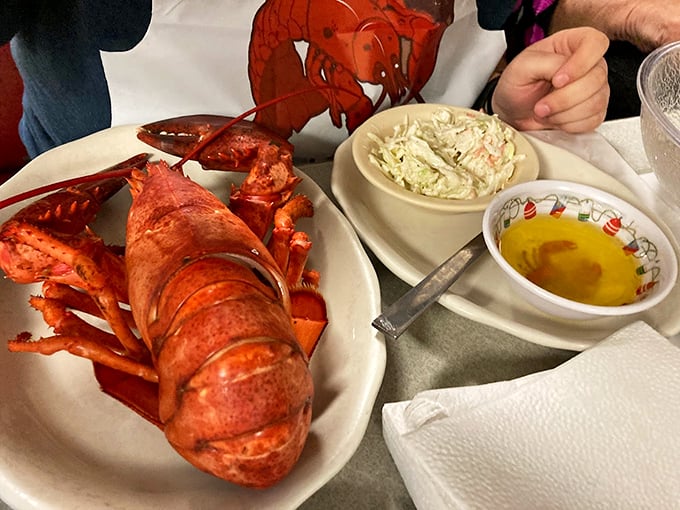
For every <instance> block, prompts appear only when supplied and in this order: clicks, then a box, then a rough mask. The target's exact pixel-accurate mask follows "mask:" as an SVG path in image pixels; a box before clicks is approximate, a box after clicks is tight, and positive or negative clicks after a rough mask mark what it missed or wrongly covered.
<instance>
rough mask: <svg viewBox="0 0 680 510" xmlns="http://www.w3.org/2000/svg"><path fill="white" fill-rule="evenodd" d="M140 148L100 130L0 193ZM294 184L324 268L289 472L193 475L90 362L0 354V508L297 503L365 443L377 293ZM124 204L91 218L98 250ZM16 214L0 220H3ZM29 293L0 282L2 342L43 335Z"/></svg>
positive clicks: (113, 234)
mask: <svg viewBox="0 0 680 510" xmlns="http://www.w3.org/2000/svg"><path fill="white" fill-rule="evenodd" d="M140 152H153V149H152V148H150V147H148V146H147V145H145V144H143V143H142V142H139V141H138V140H137V139H136V137H135V131H134V128H133V127H130V126H125V127H120V128H114V129H110V130H106V131H103V132H100V133H97V134H95V135H92V136H90V137H87V138H84V139H82V140H79V141H76V142H73V143H70V144H67V145H64V146H62V147H59V148H57V149H54V150H52V151H50V152H48V153H46V154H44V155H42V156H40V157H39V158H37V159H36V160H34V161H33V162H31V163H30V164H29V165H27V166H26V167H25V168H24V169H23V170H21V172H19V173H18V174H17V175H16V176H14V177H13V178H12V179H10V180H9V181H8V182H7V183H5V184H4V185H3V186H2V187H0V198H6V197H8V196H11V195H13V194H15V193H17V192H19V191H24V190H26V189H30V188H32V187H35V186H37V185H39V184H44V183H47V182H54V181H56V180H62V179H65V178H69V177H73V176H76V175H84V174H89V173H92V172H93V171H97V170H100V169H103V168H106V167H108V166H110V165H112V164H115V163H117V162H119V161H122V160H124V159H127V158H128V157H130V156H132V155H134V154H137V153H140ZM154 157H159V158H160V157H166V156H165V155H162V154H155V155H154ZM167 159H168V160H171V161H175V159H174V158H169V157H168V158H167ZM187 170H188V173H189V174H190V175H191V177H192V178H193V179H194V180H196V181H198V182H200V183H201V184H203V185H204V186H206V187H208V188H209V189H211V190H213V191H215V192H216V193H217V194H218V195H220V196H225V195H226V194H227V193H228V189H229V188H228V186H229V180H230V178H233V176H232V175H231V174H225V173H220V172H205V171H203V170H200V168H198V166H197V165H192V164H190V165H188V166H187ZM303 177H304V176H303ZM298 189H299V191H301V192H304V193H305V194H307V195H308V196H309V197H310V198H311V200H312V201H313V203H314V204H315V207H316V212H315V216H314V218H313V219H311V220H304V221H301V222H300V229H301V230H305V231H306V232H308V233H309V234H310V237H311V239H312V240H313V242H314V246H313V248H312V254H311V259H310V266H311V267H313V268H316V269H318V270H319V271H320V272H321V276H322V280H321V291H322V292H323V294H324V296H325V297H326V299H327V303H328V310H329V317H330V324H329V326H328V328H327V330H326V333H325V336H324V338H323V339H322V340H321V343H320V344H319V347H318V348H317V350H316V351H315V353H314V356H313V358H312V362H311V369H312V373H313V376H314V383H315V392H316V395H315V400H314V409H313V412H314V418H313V421H312V426H311V430H310V435H309V438H308V441H307V444H306V446H305V449H304V451H303V453H302V457H301V458H300V461H299V463H298V464H297V465H296V467H295V468H294V470H293V472H292V473H291V474H290V475H289V476H288V477H287V478H286V479H285V480H284V481H283V482H281V483H280V484H279V485H277V486H275V487H273V488H271V489H267V490H251V489H244V488H241V487H237V486H235V485H232V484H230V483H228V482H224V481H222V480H219V479H217V478H215V477H212V476H210V475H207V474H204V473H202V472H199V471H198V470H196V469H195V468H194V467H192V466H191V465H190V464H188V463H187V462H185V461H184V460H183V459H182V458H181V457H180V456H179V455H178V454H176V453H175V452H174V450H172V449H171V448H170V446H169V445H168V443H167V442H166V441H165V438H164V436H163V434H162V433H161V432H160V431H159V430H158V429H157V428H156V427H154V426H152V425H150V424H148V423H146V422H145V421H144V420H143V419H142V418H140V417H138V416H137V415H136V414H134V413H133V412H131V411H129V410H128V409H127V408H125V407H124V406H123V405H121V404H119V403H118V402H116V401H114V400H113V399H111V398H109V397H107V396H105V395H104V394H102V393H101V392H100V391H99V389H98V386H97V383H96V382H95V379H94V377H93V374H92V365H91V363H89V362H88V361H86V360H83V359H80V358H76V357H73V356H71V355H68V354H65V353H57V354H55V355H52V356H49V357H48V356H42V355H38V354H20V353H17V354H12V353H9V352H8V351H7V349H4V348H3V349H0V409H1V410H2V411H1V414H0V498H2V500H4V501H6V502H7V503H8V504H9V505H10V506H12V507H13V508H16V509H17V510H22V509H28V508H40V509H69V510H73V509H81V508H82V509H103V508H106V509H117V508H118V509H130V508H135V509H140V510H142V509H151V508H162V509H164V510H173V509H186V508H201V509H218V508H219V509H251V508H258V509H267V508H271V509H274V508H276V509H281V508H295V507H297V506H298V505H300V504H301V503H302V502H303V501H304V500H305V499H307V498H308V497H309V496H311V495H312V494H313V493H314V492H315V491H316V490H318V489H319V488H320V487H321V486H323V485H324V484H325V483H326V482H327V481H328V480H329V479H330V478H331V477H333V475H335V474H336V473H337V472H338V471H339V470H340V469H341V468H342V467H343V466H344V465H345V463H346V462H347V461H348V460H349V458H350V457H351V456H352V454H353V453H354V452H355V451H356V449H357V447H358V446H359V443H360V441H361V439H362V437H363V435H364V432H365V430H366V427H367V425H368V419H369V416H370V413H371V409H372V407H373V404H374V402H375V398H376V395H377V392H378V389H379V387H380V384H381V382H382V377H383V374H384V370H385V346H384V343H383V339H382V336H380V335H378V334H377V333H376V332H375V330H373V329H372V328H371V326H370V323H371V320H372V319H373V318H374V317H375V316H376V315H378V314H379V312H380V291H379V287H378V281H377V277H376V274H375V272H374V270H373V267H372V266H371V263H370V261H369V259H368V258H367V256H366V253H365V252H364V250H363V248H362V246H361V243H360V242H359V239H358V238H357V236H356V234H355V233H354V230H353V229H352V228H351V226H350V224H349V223H348V222H347V220H346V219H345V218H344V216H343V215H342V214H341V213H340V212H339V211H338V210H337V208H336V207H335V206H334V205H333V204H332V203H331V201H330V200H329V199H328V198H327V197H326V195H325V194H324V193H323V192H322V190H321V189H320V188H319V187H318V186H317V185H316V184H315V183H314V182H312V181H311V180H310V179H304V180H303V182H302V183H301V184H300V186H299V188H298ZM128 204H129V193H128V192H127V190H124V191H122V192H121V193H119V194H118V195H116V197H114V199H112V200H111V201H110V202H109V203H107V204H106V205H105V207H104V208H103V209H102V211H101V213H100V216H99V218H98V220H97V222H96V226H95V228H96V229H97V232H98V233H99V234H100V235H103V236H104V237H105V238H106V239H107V240H108V241H110V242H122V239H123V235H124V234H123V231H124V225H125V214H126V211H127V207H128ZM15 209H16V208H12V209H7V210H4V211H0V220H2V221H4V220H5V219H7V217H8V216H9V214H10V213H11V212H12V210H15ZM38 292H39V287H38V286H37V285H17V284H14V283H12V282H10V281H9V280H6V279H3V280H2V281H0V296H1V301H0V338H2V339H3V340H9V339H12V338H14V337H15V336H16V335H17V334H18V333H19V332H22V331H30V332H32V333H33V334H34V335H35V336H40V335H47V334H49V331H48V330H47V328H46V327H45V326H44V323H43V321H42V318H41V317H40V316H39V315H38V314H37V312H34V311H33V310H32V309H30V308H29V306H28V304H27V300H28V296H29V294H30V293H38Z"/></svg>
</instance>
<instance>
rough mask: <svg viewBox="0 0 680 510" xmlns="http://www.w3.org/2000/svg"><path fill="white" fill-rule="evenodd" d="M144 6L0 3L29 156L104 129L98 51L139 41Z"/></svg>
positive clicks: (110, 0)
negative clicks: (19, 84)
mask: <svg viewBox="0 0 680 510" xmlns="http://www.w3.org/2000/svg"><path fill="white" fill-rule="evenodd" d="M150 19H151V0H107V1H106V2H100V1H99V0H3V2H1V3H0V20H3V21H2V22H1V23H0V43H6V42H7V41H8V40H10V39H11V48H12V56H13V58H14V60H15V62H16V64H17V68H18V69H19V72H20V73H21V76H22V79H23V82H24V95H23V100H22V104H23V110H24V112H23V117H22V119H21V122H20V125H19V132H20V135H21V139H22V141H23V142H24V145H26V149H27V151H28V153H29V156H31V157H34V156H36V155H38V154H39V153H41V152H43V151H45V150H47V149H49V148H52V147H54V146H57V145H61V144H63V143H66V142H69V141H71V140H75V139H77V138H81V137H82V136H85V135H88V134H91V133H93V132H95V131H99V130H101V129H105V128H107V127H109V126H110V124H111V106H110V101H109V93H108V89H107V86H106V79H105V77H104V69H103V67H102V63H101V58H100V55H99V51H100V50H106V51H121V50H127V49H130V48H132V47H133V46H134V45H135V44H137V42H139V41H140V40H141V38H142V37H143V36H144V33H145V31H146V27H147V26H148V23H149V20H150Z"/></svg>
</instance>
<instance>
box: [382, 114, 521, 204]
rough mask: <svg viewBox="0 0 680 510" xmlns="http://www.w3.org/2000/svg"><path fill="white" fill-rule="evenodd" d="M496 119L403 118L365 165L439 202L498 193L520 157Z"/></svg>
mask: <svg viewBox="0 0 680 510" xmlns="http://www.w3.org/2000/svg"><path fill="white" fill-rule="evenodd" d="M513 135H514V132H513V130H512V129H510V128H509V127H508V126H506V125H505V124H503V123H502V122H501V121H500V119H498V117H497V116H496V115H486V114H481V113H480V114H478V113H475V114H472V113H467V112H464V113H461V114H458V115H456V112H454V111H452V110H450V109H447V108H441V109H438V110H437V111H435V113H434V114H433V116H432V118H431V119H430V120H414V121H413V122H409V120H408V117H407V118H406V119H405V120H404V122H403V123H401V124H398V125H396V126H395V127H394V134H393V135H392V136H387V137H385V138H384V139H380V138H379V137H378V136H377V135H375V134H374V133H369V134H368V136H369V137H370V138H371V140H373V141H374V142H375V143H376V147H375V148H374V149H373V150H372V151H371V152H370V154H369V159H370V160H371V161H372V162H373V163H374V164H376V165H378V166H379V167H380V169H381V170H382V171H383V172H384V173H385V174H386V175H387V176H388V177H390V178H392V179H393V180H394V181H395V182H396V183H397V184H399V185H401V186H403V187H404V188H406V189H408V190H411V191H414V192H416V193H420V194H422V195H428V196H433V197H439V198H453V199H471V198H477V197H482V196H486V195H491V194H493V193H496V192H497V191H499V190H501V189H503V187H504V186H505V183H507V181H508V179H510V177H512V175H513V173H514V171H515V164H516V163H517V162H518V161H521V160H522V159H524V157H525V155H524V154H515V150H516V149H515V143H514V141H513Z"/></svg>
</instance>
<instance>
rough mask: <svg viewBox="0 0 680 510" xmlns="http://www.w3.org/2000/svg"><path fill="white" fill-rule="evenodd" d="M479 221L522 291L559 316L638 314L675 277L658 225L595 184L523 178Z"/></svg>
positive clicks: (497, 259)
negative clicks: (529, 180) (594, 186)
mask: <svg viewBox="0 0 680 510" xmlns="http://www.w3.org/2000/svg"><path fill="white" fill-rule="evenodd" d="M482 228H483V233H484V240H485V242H486V245H487V247H488V248H489V252H490V254H491V256H492V257H493V259H494V260H495V262H496V263H497V264H498V265H499V267H500V268H501V270H502V271H503V272H504V274H505V275H506V276H507V278H508V279H509V281H510V283H511V286H512V287H513V289H514V291H515V292H516V293H517V294H518V296H519V297H520V298H522V299H524V300H526V301H527V302H528V303H530V304H531V305H533V306H534V307H536V308H538V309H539V310H542V311H543V312H545V313H548V314H550V315H554V316H557V317H562V318H566V319H576V320H584V319H595V318H598V317H606V316H622V315H631V314H635V313H639V312H642V311H644V310H646V309H648V308H651V307H652V306H654V305H656V304H658V303H659V302H661V301H662V300H663V299H664V298H665V297H666V296H667V295H668V294H669V292H670V291H671V290H672V288H673V286H674V285H675V282H676V279H677V275H678V261H677V257H676V252H675V249H674V247H673V245H672V244H671V242H670V240H669V238H668V237H667V236H666V235H665V234H664V232H663V230H662V229H661V228H660V227H659V225H657V224H656V223H655V222H654V221H653V220H652V219H650V218H649V217H648V216H647V215H646V214H644V213H643V212H641V211H640V210H638V209H637V208H635V207H633V206H632V205H631V204H629V203H628V202H626V201H624V200H622V199H620V198H618V197H615V196H614V195H611V194H609V193H606V192H604V191H602V190H599V189H597V188H593V187H590V186H586V185H582V184H577V183H572V182H565V181H555V180H537V181H533V182H527V183H522V184H518V185H516V186H513V187H512V188H509V189H507V190H505V191H502V192H500V193H499V194H497V195H496V196H495V197H494V199H493V200H492V202H491V204H490V205H489V207H488V208H487V209H486V211H485V213H484V217H483V222H482Z"/></svg>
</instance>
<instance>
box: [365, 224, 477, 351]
mask: <svg viewBox="0 0 680 510" xmlns="http://www.w3.org/2000/svg"><path fill="white" fill-rule="evenodd" d="M485 251H486V244H485V243H484V236H483V234H481V233H480V234H478V235H477V236H476V237H475V238H474V239H472V240H471V241H469V242H468V243H467V244H466V245H465V246H463V247H462V248H461V249H460V250H458V251H457V252H456V253H454V254H453V255H451V256H450V257H449V258H448V259H446V260H445V261H444V262H442V263H441V264H440V265H439V266H438V267H437V268H435V269H434V270H433V271H432V272H431V273H430V274H428V275H427V276H426V277H425V278H424V279H423V280H421V281H420V283H418V285H416V286H415V287H413V288H412V289H411V290H409V291H408V292H407V293H406V294H404V295H403V296H402V297H400V298H399V299H398V300H397V301H395V302H394V303H393V304H392V305H390V306H389V307H388V308H387V309H385V311H384V312H383V313H382V314H381V315H379V316H378V317H376V318H375V319H374V320H373V322H372V323H371V324H372V325H373V327H374V328H376V329H378V330H380V331H382V332H383V333H384V334H385V335H387V336H389V337H391V338H393V339H397V338H399V337H400V336H401V335H402V333H403V332H404V331H406V329H408V327H409V326H410V325H411V323H412V322H413V321H415V320H416V319H417V318H418V317H419V316H420V315H421V314H422V313H423V312H424V311H425V310H426V309H427V308H428V307H429V306H430V305H431V304H432V303H434V302H435V301H437V300H438V299H439V298H440V297H441V295H442V294H444V292H446V291H447V289H448V288H449V287H451V285H453V284H454V283H455V281H456V280H458V278H459V277H460V275H461V274H463V271H465V270H466V269H467V268H468V267H469V266H470V264H472V263H473V262H474V261H475V260H477V259H478V258H479V256H480V255H481V254H482V253H484V252H485Z"/></svg>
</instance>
